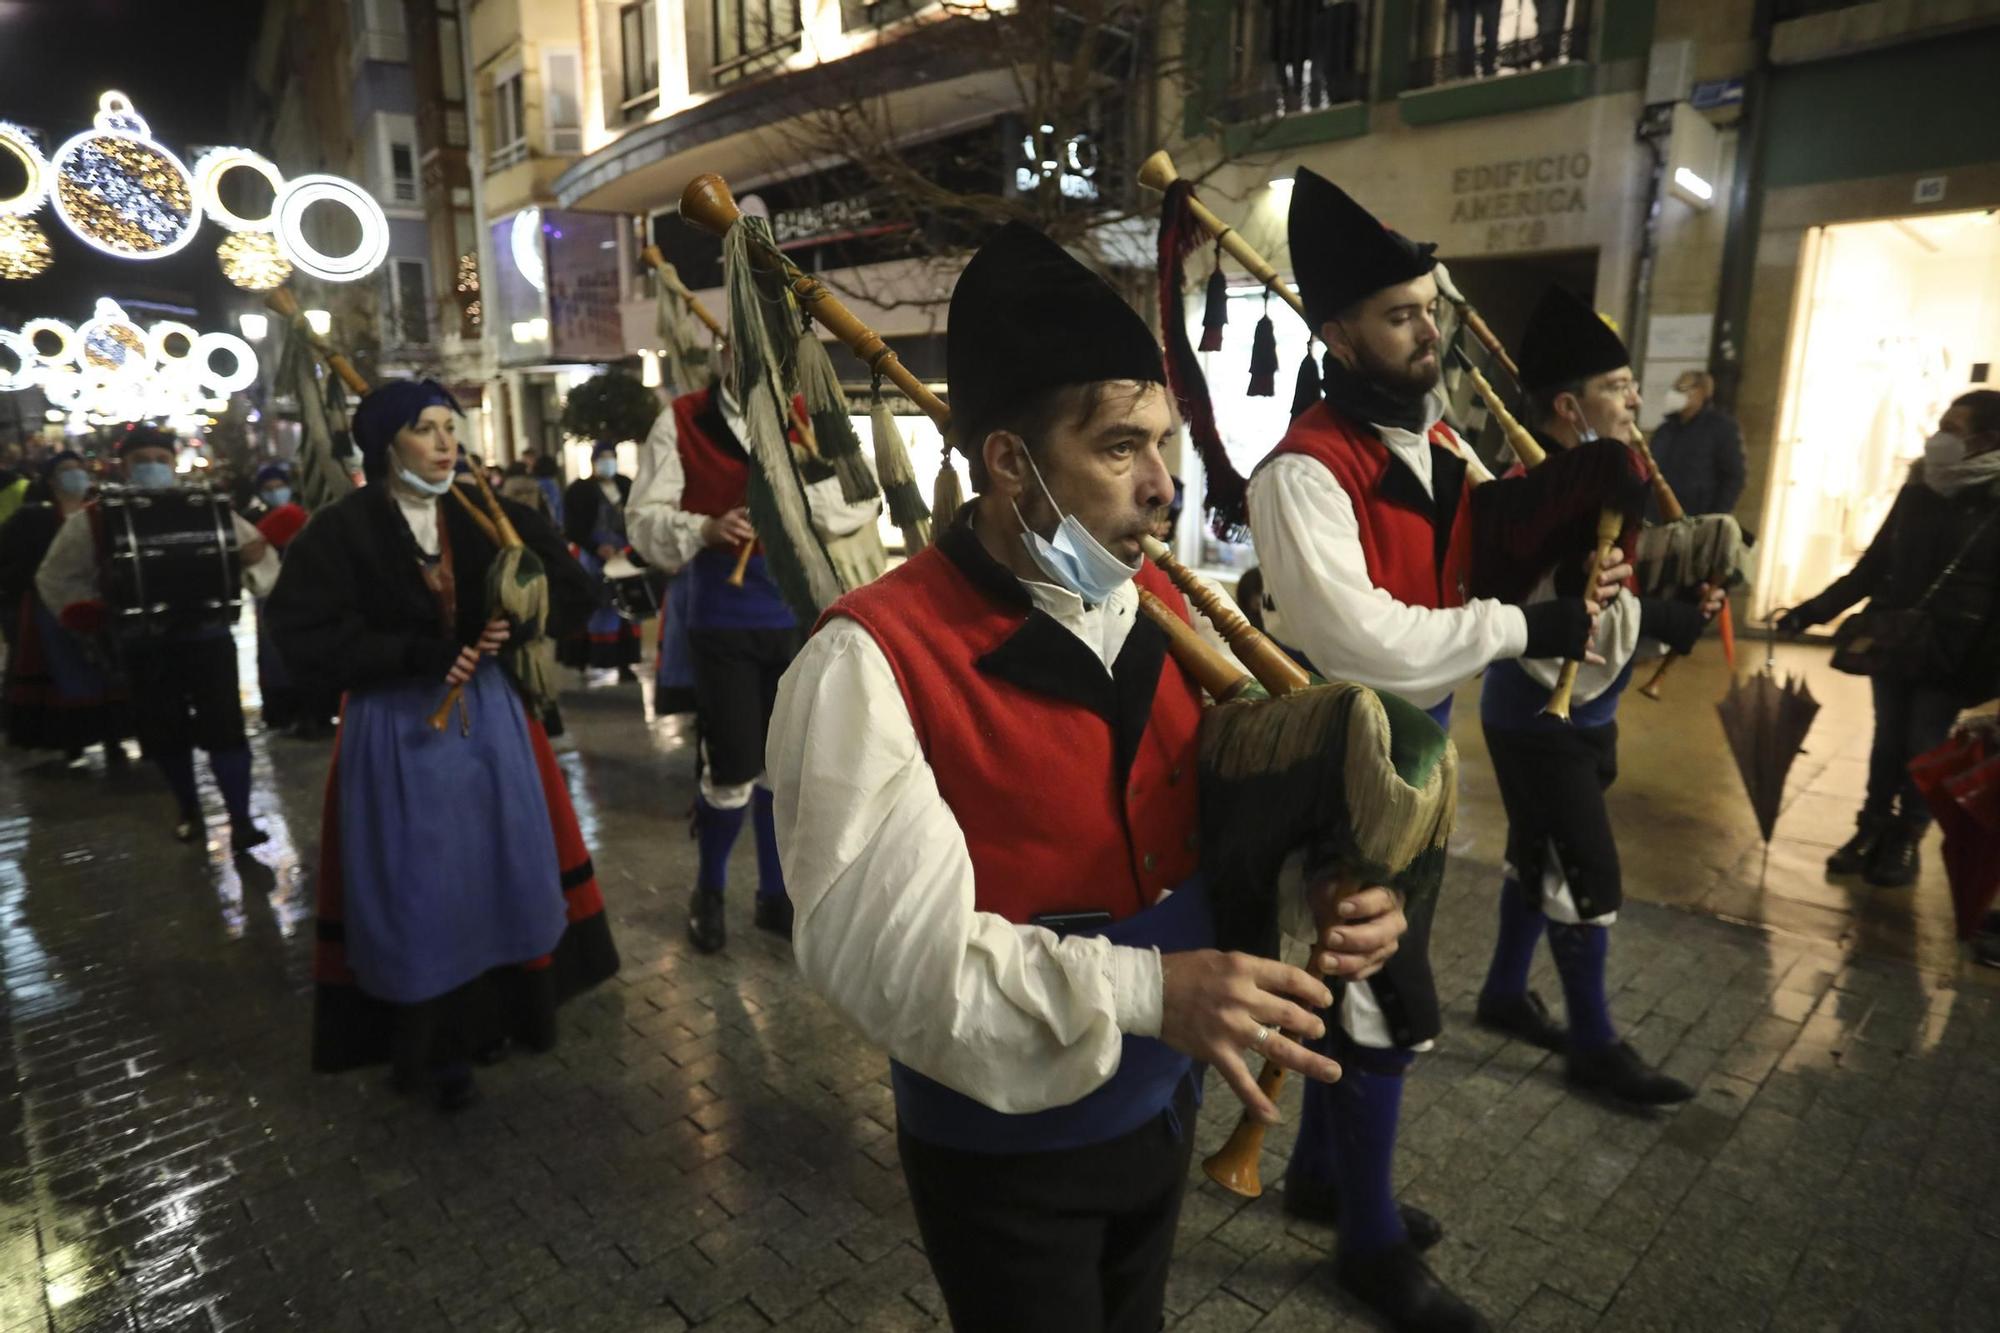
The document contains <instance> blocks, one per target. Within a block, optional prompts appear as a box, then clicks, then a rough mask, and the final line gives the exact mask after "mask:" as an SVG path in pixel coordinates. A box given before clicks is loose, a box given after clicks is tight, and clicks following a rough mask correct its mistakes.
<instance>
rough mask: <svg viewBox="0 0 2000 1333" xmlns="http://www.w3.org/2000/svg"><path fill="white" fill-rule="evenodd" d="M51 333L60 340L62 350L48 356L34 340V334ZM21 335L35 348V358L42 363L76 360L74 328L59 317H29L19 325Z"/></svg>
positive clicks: (58, 363)
mask: <svg viewBox="0 0 2000 1333" xmlns="http://www.w3.org/2000/svg"><path fill="white" fill-rule="evenodd" d="M41 333H53V334H55V335H56V337H57V338H58V339H60V340H61V342H62V351H60V352H58V353H56V354H55V355H54V356H50V355H49V354H48V353H47V352H44V351H43V350H42V349H41V346H40V344H38V343H37V342H36V341H35V335H37V334H41ZM21 336H22V337H23V338H26V339H27V340H28V345H29V346H30V347H33V348H34V349H35V360H37V361H40V362H41V363H42V364H44V365H49V366H59V365H62V364H63V363H64V362H66V361H74V360H76V359H77V358H76V330H75V329H73V328H71V327H70V326H69V325H67V324H65V323H63V322H62V321H61V320H59V319H31V320H29V321H28V322H27V323H26V324H23V325H22V326H21Z"/></svg>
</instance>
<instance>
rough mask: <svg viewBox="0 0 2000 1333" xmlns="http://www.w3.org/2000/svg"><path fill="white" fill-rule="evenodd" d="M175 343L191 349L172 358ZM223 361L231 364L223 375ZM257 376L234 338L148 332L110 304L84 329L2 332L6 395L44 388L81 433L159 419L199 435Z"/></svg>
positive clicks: (42, 324) (34, 324) (50, 326)
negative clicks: (205, 421)
mask: <svg viewBox="0 0 2000 1333" xmlns="http://www.w3.org/2000/svg"><path fill="white" fill-rule="evenodd" d="M174 341H185V342H186V344H187V346H186V349H185V350H184V351H181V352H179V353H176V352H174V351H172V350H170V346H171V343H172V342H174ZM218 353H221V354H223V357H225V358H226V360H225V361H224V366H225V368H224V369H221V370H218V369H217V361H218V356H217V354H218ZM7 354H11V359H12V360H13V361H14V363H15V364H14V366H13V367H12V369H9V368H8V365H7V362H8V359H9V357H8V355H7ZM257 369H258V367H257V354H256V353H255V352H254V351H252V350H251V348H250V344H249V343H247V342H245V341H243V339H241V338H239V337H237V336H236V335H235V334H233V333H201V332H198V331H197V330H195V329H194V328H192V327H190V326H189V325H186V324H182V323H180V322H179V321H176V320H162V321H161V322H159V323H157V324H155V325H153V326H152V328H150V329H145V330H142V329H140V328H139V326H138V325H137V324H135V323H133V322H132V319H131V318H130V316H128V315H127V314H126V313H125V311H124V310H123V309H122V308H120V306H119V305H118V303H117V302H116V301H113V300H110V299H109V298H104V299H101V300H99V301H98V302H97V307H96V309H95V311H94V312H93V313H92V315H91V317H90V319H88V320H86V321H85V322H84V324H83V325H82V327H80V328H77V329H71V328H70V326H69V325H67V324H65V323H63V322H62V321H61V320H56V319H32V320H29V321H28V322H27V323H26V324H23V325H22V326H21V328H20V330H19V331H18V332H16V331H13V330H9V329H0V391H8V390H20V389H26V388H29V387H31V386H33V387H39V388H40V389H41V391H42V394H43V396H44V397H46V398H47V399H48V400H49V403H50V404H51V406H52V408H57V409H61V410H62V413H63V415H66V416H67V418H68V420H69V421H70V423H71V425H72V426H73V427H74V428H75V429H77V430H82V429H85V428H86V426H87V425H89V424H96V425H111V424H116V423H118V422H121V421H144V420H155V419H158V420H165V421H168V422H170V423H175V424H178V425H181V426H183V427H185V428H187V429H199V427H200V426H201V424H202V420H203V417H204V415H205V414H211V413H215V412H220V411H222V410H224V409H225V408H226V407H227V405H228V396H229V395H230V394H232V393H236V392H237V391H239V390H242V389H246V388H248V387H249V386H250V385H251V384H252V383H254V382H255V381H256V379H257Z"/></svg>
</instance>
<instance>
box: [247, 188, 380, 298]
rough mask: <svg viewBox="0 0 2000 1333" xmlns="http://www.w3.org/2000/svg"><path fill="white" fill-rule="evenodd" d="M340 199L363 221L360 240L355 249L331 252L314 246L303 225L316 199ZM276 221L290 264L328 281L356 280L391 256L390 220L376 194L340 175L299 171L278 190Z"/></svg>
mask: <svg viewBox="0 0 2000 1333" xmlns="http://www.w3.org/2000/svg"><path fill="white" fill-rule="evenodd" d="M319 203H329V204H339V205H341V206H342V207H344V208H346V209H347V210H348V211H349V212H351V213H352V214H354V220H355V221H356V222H358V223H360V224H361V243H360V244H359V245H357V246H356V247H355V248H354V250H353V252H352V253H351V254H345V255H328V254H322V253H321V252H320V251H318V250H315V249H314V248H313V247H312V245H311V244H310V243H309V242H308V241H307V240H306V238H305V233H304V231H303V230H302V228H301V226H300V224H301V223H303V222H304V221H305V214H306V210H307V209H308V208H310V207H312V206H313V205H314V204H319ZM271 216H272V217H273V218H274V219H275V220H276V223H277V233H278V250H279V252H280V253H282V254H283V255H284V256H285V258H286V259H289V260H291V261H292V267H294V268H296V269H299V270H300V271H302V272H305V273H310V274H311V275H312V276H314V277H315V278H320V279H323V280H324V281H327V282H353V281H354V280H355V279H356V278H363V277H366V276H367V275H368V274H370V273H373V272H374V271H375V270H376V269H378V268H380V267H381V266H382V261H383V260H384V259H387V258H388V257H389V219H388V217H387V216H386V215H385V214H384V213H383V212H382V205H380V204H378V203H376V202H375V198H374V196H373V195H371V194H369V193H368V192H367V191H366V190H364V189H362V188H361V187H360V186H359V185H356V184H355V183H354V182H353V181H349V180H342V179H341V178H340V177H338V176H323V175H312V176H295V177H293V178H292V179H291V180H289V181H287V182H286V183H285V188H284V189H282V190H280V191H278V198H277V201H276V202H275V203H273V204H272V205H271Z"/></svg>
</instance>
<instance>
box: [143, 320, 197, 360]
mask: <svg viewBox="0 0 2000 1333" xmlns="http://www.w3.org/2000/svg"><path fill="white" fill-rule="evenodd" d="M176 333H178V334H180V336H181V337H182V338H184V339H186V340H187V345H188V346H187V350H186V351H185V352H182V353H181V354H180V355H179V356H169V355H167V339H169V338H171V337H173V336H174V335H175V334H176ZM200 345H201V333H200V332H199V331H198V330H196V329H194V328H193V327H191V326H189V325H186V324H183V323H181V322H180V321H179V320H173V319H163V320H161V321H160V322H159V323H157V324H155V325H154V326H153V327H152V328H150V329H148V330H146V348H147V350H148V351H150V352H151V353H152V354H153V359H154V360H155V361H157V362H159V363H160V365H161V367H162V368H163V369H164V368H165V367H168V366H173V365H177V364H179V363H181V362H185V361H192V360H194V355H195V348H197V347H199V346H200Z"/></svg>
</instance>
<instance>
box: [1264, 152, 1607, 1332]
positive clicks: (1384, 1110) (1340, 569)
mask: <svg viewBox="0 0 2000 1333" xmlns="http://www.w3.org/2000/svg"><path fill="white" fill-rule="evenodd" d="M1288 229H1289V236H1290V245H1291V255H1292V266H1293V270H1294V272H1295V274H1296V277H1297V283H1298V290H1299V294H1300V296H1301V297H1302V298H1303V299H1304V301H1305V304H1306V309H1307V312H1308V314H1309V317H1310V321H1311V323H1312V325H1313V327H1314V329H1315V331H1316V332H1317V333H1318V336H1319V337H1320V339H1321V340H1322V341H1323V342H1324V343H1325V344H1326V347H1327V351H1328V356H1327V358H1326V362H1325V380H1324V400H1323V401H1321V402H1319V403H1316V404H1314V405H1313V406H1312V407H1311V408H1309V409H1308V410H1307V411H1305V412H1304V413H1303V414H1302V415H1301V416H1300V417H1299V418H1298V419H1297V420H1296V421H1294V422H1293V423H1292V426H1291V428H1290V429H1289V430H1288V431H1287V432H1286V434H1285V436H1284V438H1283V439H1282V440H1281V441H1280V442H1279V443H1278V446H1277V448H1276V449H1275V450H1274V451H1273V453H1272V454H1271V456H1270V457H1269V458H1268V459H1266V460H1265V461H1264V463H1263V464H1262V465H1261V466H1260V467H1259V468H1258V469H1257V471H1256V472H1255V473H1254V474H1253V475H1252V477H1251V480H1250V488H1249V510H1250V522H1251V527H1252V530H1253V533H1254V535H1255V539H1256V545H1257V555H1258V559H1259V562H1260V566H1261V568H1262V571H1263V579H1264V584H1263V586H1264V593H1263V606H1262V608H1261V609H1262V612H1263V616H1264V621H1265V625H1266V628H1267V629H1268V630H1269V631H1270V632H1271V634H1272V635H1273V636H1274V637H1276V638H1277V639H1279V640H1281V641H1282V642H1284V643H1286V644H1288V645H1290V646H1291V647H1293V648H1294V649H1296V650H1298V651H1299V652H1301V653H1303V654H1304V656H1305V657H1306V658H1307V659H1308V660H1309V661H1310V662H1311V663H1312V665H1313V668H1314V669H1315V670H1316V671H1318V672H1319V673H1320V674H1321V675H1324V676H1327V677H1330V678H1339V679H1344V680H1353V681H1358V682H1360V683H1362V684H1365V685H1369V686H1372V687H1374V688H1376V689H1379V690H1386V691H1390V692H1392V693H1395V694H1399V695H1402V696H1403V697H1404V698H1406V699H1408V700H1409V701H1411V702H1412V703H1415V704H1416V705H1418V706H1419V707H1421V708H1424V709H1426V710H1428V711H1429V712H1430V713H1431V714H1432V716H1433V717H1435V718H1436V719H1437V720H1438V722H1439V723H1440V724H1441V725H1443V724H1448V722H1449V718H1450V712H1451V699H1452V691H1453V690H1455V689H1456V688H1457V687H1458V686H1459V685H1460V684H1462V683H1463V682H1465V681H1466V680H1468V679H1470V678H1471V677H1472V676H1474V675H1476V674H1477V673H1478V672H1479V671H1480V669H1481V668H1483V667H1485V666H1486V665H1487V664H1488V663H1490V662H1493V661H1496V660H1500V659H1505V658H1510V657H1518V656H1520V655H1522V654H1523V653H1533V654H1534V655H1536V656H1557V657H1561V656H1581V655H1582V654H1583V651H1584V647H1585V643H1586V641H1587V638H1588V635H1589V633H1590V624H1591V613H1590V609H1589V606H1588V605H1587V603H1586V601H1585V599H1583V598H1581V597H1576V598H1568V599H1563V600H1559V601H1554V600H1552V601H1549V602H1546V603H1544V604H1543V605H1541V606H1537V607H1531V608H1528V609H1526V610H1525V611H1524V610H1523V609H1522V608H1520V607H1515V606H1509V605H1506V604H1503V603H1501V602H1497V601H1491V600H1474V601H1468V600H1467V598H1466V593H1465V584H1466V577H1467V572H1468V562H1469V558H1470V557H1469V548H1470V545H1471V540H1470V538H1471V510H1470V498H1471V490H1472V486H1473V483H1474V481H1475V480H1483V479H1484V476H1485V473H1484V469H1483V468H1481V466H1480V464H1479V462H1478V460H1477V459H1476V458H1474V457H1473V456H1472V454H1471V451H1470V450H1469V449H1467V448H1466V447H1465V445H1464V444H1463V442H1462V441H1460V440H1459V438H1458V437H1457V436H1456V435H1455V434H1454V433H1453V432H1452V430H1451V428H1450V427H1449V426H1447V425H1445V423H1444V403H1445V400H1444V394H1443V391H1442V390H1441V389H1440V387H1439V382H1440V376H1441V369H1440V354H1441V347H1440V343H1439V335H1438V328H1437V322H1436V317H1437V302H1438V290H1437V282H1436V280H1435V279H1434V278H1433V277H1432V276H1431V269H1432V267H1433V266H1434V264H1435V262H1436V261H1435V260H1434V259H1433V258H1432V250H1433V249H1434V247H1433V246H1431V245H1428V244H1422V245H1420V244H1416V243H1413V242H1411V241H1410V240H1408V239H1406V238H1405V237H1403V236H1401V235H1399V234H1398V233H1396V232H1394V231H1391V230H1390V229H1388V228H1387V227H1385V226H1384V225H1383V224H1382V223H1381V222H1379V221H1378V220H1377V219H1376V218H1374V217H1373V216H1372V215H1370V214H1369V213H1368V212H1367V211H1366V210H1365V209H1363V208H1362V207H1361V206H1360V205H1359V204H1357V203H1356V202H1355V201H1354V200H1352V199H1351V198H1349V197H1348V196H1347V195H1346V194H1345V193H1344V192H1343V191H1341V190H1340V189H1339V188H1338V187H1337V186H1335V185H1333V184H1332V183H1331V182H1329V181H1327V180H1325V179H1324V178H1323V177H1320V176H1318V175H1316V174H1314V173H1313V172H1311V171H1308V170H1305V169H1303V168H1301V169H1300V170H1299V172H1298V176H1297V181H1296V184H1295V186H1294V188H1293V191H1292V200H1291V212H1290V217H1289V222H1288ZM1612 572H1613V573H1618V577H1619V578H1621V579H1622V578H1623V577H1624V576H1625V573H1629V572H1630V571H1629V570H1626V571H1624V572H1623V573H1619V572H1618V571H1612ZM1600 586H1606V587H1608V586H1610V580H1609V579H1608V578H1607V579H1606V580H1604V581H1603V583H1602V584H1601V585H1600ZM1428 944H1429V927H1428V922H1422V921H1418V922H1412V924H1411V931H1410V935H1409V938H1408V939H1407V940H1406V941H1405V947H1404V948H1403V949H1402V950H1401V951H1399V952H1398V953H1397V955H1396V957H1395V958H1393V959H1391V960H1390V962H1389V965H1388V967H1387V968H1386V969H1385V970H1384V971H1383V973H1382V974H1381V975H1380V976H1377V977H1375V978H1374V979H1373V980H1371V981H1369V982H1367V983H1366V984H1360V985H1344V986H1342V987H1341V988H1340V990H1341V994H1340V1008H1339V1012H1338V1015H1337V1018H1338V1022H1337V1023H1335V1024H1333V1025H1332V1026H1333V1027H1334V1028H1335V1029H1336V1030H1335V1031H1334V1032H1333V1033H1331V1034H1330V1036H1329V1039H1328V1041H1327V1043H1326V1044H1325V1045H1324V1046H1322V1047H1321V1048H1320V1049H1322V1050H1325V1051H1327V1052H1328V1053H1330V1054H1332V1055H1333V1056H1334V1058H1336V1059H1337V1060H1339V1061H1340V1063H1341V1065H1342V1066H1343V1067H1344V1068H1345V1069H1346V1070H1347V1076H1346V1077H1345V1078H1344V1079H1342V1080H1341V1081H1340V1082H1339V1083H1338V1084H1335V1085H1332V1086H1326V1085H1321V1084H1315V1083H1308V1084H1307V1085H1306V1087H1305V1105H1304V1111H1303V1113H1302V1115H1301V1119H1300V1126H1299V1137H1298V1143H1297V1146H1296V1147H1295V1148H1294V1150H1293V1153H1292V1159H1291V1164H1290V1166H1289V1168H1288V1169H1287V1171H1286V1173H1285V1206H1286V1208H1287V1210H1288V1211H1291V1212H1293V1213H1295V1214H1298V1215H1300V1216H1305V1217H1310V1218H1315V1219H1318V1220H1322V1221H1328V1222H1335V1223H1337V1225H1338V1226H1339V1228H1340V1255H1339V1274H1340V1281H1341V1283H1342V1285H1343V1286H1345V1287H1346V1289H1347V1290H1348V1291H1349V1292H1351V1293H1353V1294H1354V1295H1355V1296H1356V1297H1358V1298H1359V1299H1360V1300H1362V1301H1363V1302H1365V1303H1366V1304H1367V1305H1369V1306H1370V1307H1371V1308H1372V1309H1374V1310H1376V1311H1377V1312H1378V1313H1380V1314H1381V1315H1382V1316H1383V1317H1384V1318H1386V1319H1387V1320H1388V1321H1389V1322H1390V1323H1391V1324H1392V1325H1394V1326H1395V1327H1397V1328H1399V1329H1424V1330H1429V1329H1470V1328H1480V1327H1484V1320H1483V1319H1482V1318H1481V1317H1480V1316H1479V1315H1478V1313H1477V1312H1476V1311H1474V1310H1473V1309H1472V1307H1470V1306H1469V1305H1467V1304H1466V1303H1465V1302H1464V1301H1462V1300H1460V1299H1459V1298H1458V1297H1457V1296H1456V1295H1454V1294H1453V1293H1452V1292H1451V1291H1450V1290H1449V1289H1448V1288H1446V1287H1445V1285H1444V1284H1443V1283H1442V1282H1440V1281H1439V1280H1438V1279H1437V1277H1436V1276H1435V1275H1434V1274H1433V1273H1432V1272H1431V1271H1430V1269H1429V1267H1428V1266H1427V1265H1426V1264H1425V1263H1424V1262H1423V1260H1422V1259H1421V1258H1420V1257H1419V1252H1420V1251H1421V1250H1423V1249H1426V1248H1428V1247H1429V1246H1431V1245H1434V1244H1436V1243H1437V1241H1438V1239H1439V1238H1440V1237H1441V1235H1442V1228H1441V1227H1440V1226H1439V1225H1438V1223H1437V1220H1436V1219H1435V1218H1432V1217H1431V1216H1429V1215H1428V1214H1426V1213H1423V1212H1422V1211H1420V1210H1418V1209H1416V1208H1413V1207H1398V1206H1397V1204H1396V1202H1395V1199H1394V1196H1393V1193H1392V1191H1391V1184H1390V1164H1391V1159H1392V1157H1393V1154H1394V1150H1395V1143H1396V1128H1397V1123H1398V1120H1399V1117H1400V1108H1401V1100H1402V1085H1403V1075H1404V1073H1405V1071H1406V1070H1407V1069H1408V1067H1409V1065H1410V1063H1411V1060H1412V1058H1413V1054H1414V1053H1415V1052H1417V1051H1421V1050H1424V1049H1427V1048H1428V1047H1429V1044H1430V1042H1431V1040H1432V1039H1433V1038H1435V1037H1436V1036H1437V1035H1438V1032H1439V1031H1440V1016H1439V1012H1438V999H1437V989H1436V986H1435V984H1434V982H1433V980H1432V978H1431V974H1430V965H1429V961H1428Z"/></svg>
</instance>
